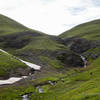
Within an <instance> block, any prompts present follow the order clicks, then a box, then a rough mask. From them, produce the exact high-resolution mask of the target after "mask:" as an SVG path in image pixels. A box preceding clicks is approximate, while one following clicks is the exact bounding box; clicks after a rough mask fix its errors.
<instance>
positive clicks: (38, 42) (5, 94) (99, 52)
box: [0, 19, 100, 100]
mask: <svg viewBox="0 0 100 100" xmlns="http://www.w3.org/2000/svg"><path fill="white" fill-rule="evenodd" d="M1 20H2V19H1ZM9 20H10V19H9ZM2 21H3V22H2V23H6V22H5V20H2ZM10 23H11V22H10ZM12 23H14V24H15V25H16V24H17V25H18V26H19V27H20V28H18V29H17V27H15V29H14V28H13V27H12V26H11V25H9V24H5V25H4V26H6V27H10V28H11V29H10V31H9V32H8V33H10V34H8V33H2V31H1V33H2V35H0V48H2V49H4V50H6V51H8V52H9V53H11V54H13V55H15V56H18V57H20V58H23V59H25V60H26V61H30V62H32V63H35V64H38V65H41V66H42V69H41V71H39V72H36V73H35V74H33V75H32V76H31V77H30V78H29V79H26V80H22V81H20V82H18V83H16V84H13V85H8V86H4V87H1V88H0V98H1V99H2V100H13V99H15V100H22V97H21V96H22V95H23V94H27V93H31V94H32V95H31V96H30V99H31V100H99V99H100V85H99V84H100V67H99V66H100V40H99V26H100V20H95V21H92V22H88V23H85V24H82V25H79V26H77V27H75V28H73V29H71V30H69V31H67V32H65V33H63V34H61V35H60V36H59V37H56V36H50V35H47V34H44V33H41V32H38V31H34V30H30V29H28V28H25V27H24V28H23V26H22V25H21V26H20V24H18V23H16V22H15V21H14V22H12ZM1 26H2V25H1ZM8 29H9V28H8ZM13 29H14V30H17V31H13ZM24 29H25V30H24ZM2 30H6V28H4V29H3V28H2ZM7 31H8V30H7ZM3 57H4V58H3ZM82 57H84V58H83V59H82ZM2 58H3V59H4V60H8V59H10V60H11V59H12V61H11V63H10V64H12V62H13V61H14V63H17V64H16V65H18V64H19V63H20V62H19V61H16V59H15V58H13V57H11V56H10V57H8V55H6V54H2V52H1V58H0V59H2ZM6 58H7V59H6ZM84 59H85V60H86V61H87V63H86V67H85V68H84V67H83V66H84ZM4 60H3V61H4ZM1 61H2V60H1ZM3 61H2V62H3ZM2 62H1V65H2ZM9 62H10V61H9ZM6 64H7V63H5V62H4V65H6ZM19 67H25V66H24V65H23V64H21V66H19ZM4 68H5V69H6V70H7V68H10V69H11V68H13V66H12V65H9V67H7V68H6V67H5V66H4ZM15 68H17V66H15ZM1 69H2V67H1ZM2 70H3V69H2ZM2 70H1V74H2V73H3V75H6V74H5V72H4V70H3V72H2ZM50 81H51V82H53V85H52V84H50ZM16 86H17V88H16ZM38 86H39V87H41V88H43V93H38V88H37V87H38Z"/></svg>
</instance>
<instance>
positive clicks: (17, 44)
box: [0, 31, 41, 49]
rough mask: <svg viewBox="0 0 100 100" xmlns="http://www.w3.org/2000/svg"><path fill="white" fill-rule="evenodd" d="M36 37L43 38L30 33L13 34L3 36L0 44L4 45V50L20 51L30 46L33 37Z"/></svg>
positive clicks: (0, 38) (37, 34)
mask: <svg viewBox="0 0 100 100" xmlns="http://www.w3.org/2000/svg"><path fill="white" fill-rule="evenodd" d="M34 36H35V37H36V36H41V34H39V33H34V32H30V31H25V32H19V33H13V34H11V35H6V36H1V37H0V42H1V43H3V47H4V48H12V49H20V48H23V47H24V46H26V45H28V44H29V43H30V41H31V37H34Z"/></svg>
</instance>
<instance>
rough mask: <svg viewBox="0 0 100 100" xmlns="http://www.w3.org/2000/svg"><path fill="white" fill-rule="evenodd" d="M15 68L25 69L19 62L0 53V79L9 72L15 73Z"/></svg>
mask: <svg viewBox="0 0 100 100" xmlns="http://www.w3.org/2000/svg"><path fill="white" fill-rule="evenodd" d="M17 68H23V69H24V68H27V66H26V65H25V64H24V63H22V62H21V61H19V60H17V59H15V58H14V57H13V56H11V55H8V54H6V53H3V52H1V51H0V77H3V76H7V75H9V72H10V71H15V70H16V69H17Z"/></svg>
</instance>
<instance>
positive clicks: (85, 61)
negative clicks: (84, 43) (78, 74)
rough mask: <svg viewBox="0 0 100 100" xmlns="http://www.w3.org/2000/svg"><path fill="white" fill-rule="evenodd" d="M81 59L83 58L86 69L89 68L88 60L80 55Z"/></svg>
mask: <svg viewBox="0 0 100 100" xmlns="http://www.w3.org/2000/svg"><path fill="white" fill-rule="evenodd" d="M80 57H81V59H82V61H83V62H84V68H86V66H87V60H86V58H85V57H84V56H82V55H80Z"/></svg>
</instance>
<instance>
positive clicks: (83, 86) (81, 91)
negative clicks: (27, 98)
mask: <svg viewBox="0 0 100 100" xmlns="http://www.w3.org/2000/svg"><path fill="white" fill-rule="evenodd" d="M99 65H100V58H98V59H96V60H94V61H93V62H92V63H91V65H89V66H87V68H73V69H71V70H69V71H67V72H66V73H62V74H61V73H58V74H51V75H50V76H49V77H48V76H45V77H44V78H40V79H36V80H34V81H31V83H28V81H27V82H26V85H24V86H21V87H20V86H19V87H18V88H16V86H11V87H5V88H1V89H0V97H1V98H2V100H11V99H16V100H21V95H22V94H25V93H29V92H33V94H32V96H31V100H99V99H100V85H99V84H100V66H99ZM48 81H52V82H56V83H55V85H53V86H51V85H50V84H47V83H48ZM39 84H41V85H40V86H41V88H43V91H44V92H43V93H38V92H37V89H36V88H35V86H36V85H39ZM10 92H12V93H10Z"/></svg>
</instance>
